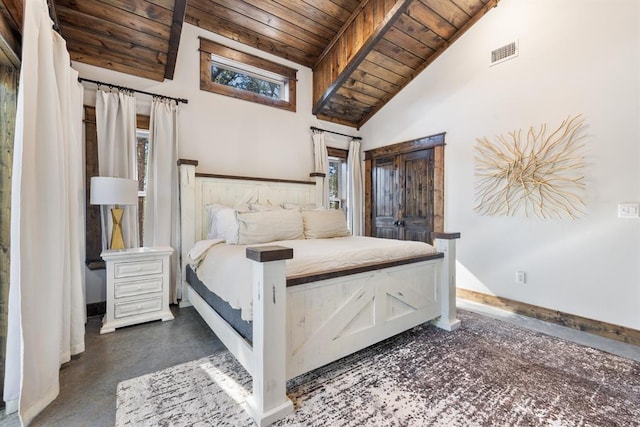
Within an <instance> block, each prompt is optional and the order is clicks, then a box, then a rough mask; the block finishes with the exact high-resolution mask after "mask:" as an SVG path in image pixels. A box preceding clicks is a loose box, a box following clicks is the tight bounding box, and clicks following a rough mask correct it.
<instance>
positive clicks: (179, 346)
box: [0, 307, 224, 427]
mask: <svg viewBox="0 0 640 427" xmlns="http://www.w3.org/2000/svg"><path fill="white" fill-rule="evenodd" d="M172 311H173V314H174V316H175V319H174V320H171V321H167V322H160V321H157V322H149V323H145V324H142V325H135V326H129V327H125V328H120V329H116V331H115V332H113V333H110V334H105V335H100V332H99V331H100V326H101V324H102V316H96V317H90V318H89V320H88V322H87V326H86V335H85V352H84V353H82V354H79V355H78V356H74V357H73V359H72V360H71V361H70V362H69V363H66V364H65V365H63V366H62V369H61V370H60V395H59V396H58V398H57V399H56V400H54V401H53V402H52V403H51V404H50V405H49V406H47V407H46V408H45V410H44V411H43V412H41V413H40V414H39V415H38V417H36V419H35V420H34V422H33V423H32V424H30V425H31V426H47V427H54V426H60V427H76V426H77V427H87V426H91V427H101V426H109V427H113V425H114V424H115V419H116V418H115V417H116V387H117V385H118V383H119V382H120V381H123V380H126V379H129V378H135V377H138V376H140V375H144V374H148V373H151V372H155V371H158V370H162V369H165V368H168V367H170V366H174V365H178V364H180V363H185V362H189V361H192V360H197V359H199V358H202V357H205V356H207V355H209V354H213V353H215V352H217V351H221V350H223V349H224V346H223V345H222V343H221V342H220V340H218V338H217V337H216V336H215V335H214V334H213V332H211V329H209V327H208V326H207V325H206V323H204V321H203V320H202V319H201V318H200V316H199V315H198V313H197V312H196V311H195V310H194V309H193V308H183V309H177V308H175V307H172ZM0 425H2V426H7V427H9V426H11V427H14V426H19V425H20V423H19V422H18V420H17V417H16V416H15V414H14V415H13V416H11V417H5V418H4V419H3V418H2V416H0Z"/></svg>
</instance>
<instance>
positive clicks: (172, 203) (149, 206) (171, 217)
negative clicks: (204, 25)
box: [142, 99, 182, 303]
mask: <svg viewBox="0 0 640 427" xmlns="http://www.w3.org/2000/svg"><path fill="white" fill-rule="evenodd" d="M148 159H149V160H148V166H149V171H148V175H147V195H146V197H145V206H144V225H143V227H144V231H143V233H142V239H143V241H144V245H145V246H171V247H172V248H174V249H176V252H174V253H173V255H172V256H171V277H173V278H174V282H173V286H172V287H171V300H172V301H173V302H174V303H175V302H177V300H178V299H180V298H182V295H180V294H179V292H180V289H181V286H178V284H179V283H181V274H180V266H179V263H178V253H177V249H178V248H179V247H180V246H179V242H180V228H179V224H180V221H179V210H178V206H179V205H178V165H177V162H178V106H177V105H176V104H175V103H173V102H171V101H167V100H156V99H154V100H153V103H152V104H151V121H150V125H149V158H148Z"/></svg>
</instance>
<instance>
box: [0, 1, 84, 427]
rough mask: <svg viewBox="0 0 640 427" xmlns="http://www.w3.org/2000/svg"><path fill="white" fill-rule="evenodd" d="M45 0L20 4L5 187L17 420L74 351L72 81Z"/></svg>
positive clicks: (79, 225) (40, 401)
mask: <svg viewBox="0 0 640 427" xmlns="http://www.w3.org/2000/svg"><path fill="white" fill-rule="evenodd" d="M51 26H52V22H51V19H50V18H49V12H48V7H47V4H46V1H45V0H27V1H26V2H25V4H24V27H23V31H22V34H23V40H22V67H21V70H20V86H19V91H18V111H17V117H16V133H15V139H14V158H13V172H12V174H13V179H12V187H11V250H10V257H11V264H10V283H9V317H8V331H7V358H6V366H5V370H6V371H5V384H4V398H5V400H6V401H7V410H8V411H12V410H19V414H20V419H21V421H22V423H23V424H28V423H29V422H31V420H32V419H33V418H34V417H35V416H36V415H37V414H38V413H39V412H40V411H41V410H42V409H44V407H45V406H47V405H48V404H49V403H50V402H51V401H52V400H53V399H55V397H56V396H57V395H58V392H59V368H60V365H61V364H62V363H65V362H68V361H69V360H70V357H71V355H73V354H77V353H80V352H82V351H84V323H85V321H86V313H85V307H86V306H85V298H84V267H83V262H84V245H85V243H84V178H83V177H84V169H83V163H84V162H83V145H82V86H81V85H80V84H79V83H78V74H77V72H76V71H74V70H73V69H71V67H70V65H69V64H70V62H71V61H70V58H69V54H68V53H67V50H66V44H65V41H64V40H63V39H62V38H61V37H60V36H59V35H58V34H57V33H55V32H54V31H53V30H52V29H51Z"/></svg>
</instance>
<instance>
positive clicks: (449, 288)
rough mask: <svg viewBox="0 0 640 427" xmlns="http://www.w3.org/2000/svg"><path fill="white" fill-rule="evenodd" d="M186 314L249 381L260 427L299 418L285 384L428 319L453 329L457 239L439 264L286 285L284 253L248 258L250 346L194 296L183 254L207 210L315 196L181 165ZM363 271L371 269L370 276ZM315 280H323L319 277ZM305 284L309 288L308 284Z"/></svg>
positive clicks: (300, 187)
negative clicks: (206, 329)
mask: <svg viewBox="0 0 640 427" xmlns="http://www.w3.org/2000/svg"><path fill="white" fill-rule="evenodd" d="M179 164H180V202H181V208H180V210H181V233H182V241H181V245H182V247H181V255H182V267H183V268H182V274H183V280H182V300H181V304H180V305H181V306H187V305H193V306H194V307H195V309H196V310H197V311H198V313H199V314H200V315H201V316H202V318H203V319H204V320H205V321H206V322H207V324H208V325H209V326H210V327H211V329H212V330H213V332H214V333H215V334H216V335H217V336H218V337H219V338H220V340H221V341H222V342H223V343H224V344H225V346H226V347H227V348H228V349H229V351H230V352H231V353H232V354H233V355H234V356H235V357H236V359H237V360H238V361H239V362H240V363H241V364H242V366H244V368H245V369H246V370H247V372H249V373H250V374H251V376H252V377H253V393H252V395H251V396H250V397H249V398H248V400H247V410H248V411H249V413H250V415H251V416H252V417H253V419H254V420H255V422H256V424H257V425H258V426H264V425H268V424H270V423H272V422H274V421H276V420H278V419H280V418H282V417H284V416H286V415H287V414H289V413H291V412H293V404H292V402H291V400H290V399H289V398H288V397H287V394H286V381H287V380H288V379H290V378H293V377H295V376H297V375H300V374H302V373H305V372H308V371H311V370H313V369H315V368H317V367H320V366H322V365H325V364H327V363H330V362H332V361H334V360H337V359H339V358H341V357H344V356H346V355H348V354H351V353H353V352H356V351H358V350H360V349H363V348H365V347H368V346H370V345H372V344H374V343H377V342H379V341H381V340H384V339H386V338H389V337H391V336H393V335H396V334H398V333H400V332H403V331H405V330H408V329H410V328H412V327H414V326H417V325H419V324H421V323H424V322H427V321H433V323H434V324H435V325H436V326H438V327H440V328H443V329H446V330H454V329H456V328H457V327H458V326H459V324H460V322H459V321H458V320H457V319H456V306H455V239H457V238H458V237H459V234H458V233H434V235H435V237H436V238H435V245H436V249H437V251H438V252H439V254H438V255H437V256H439V258H435V259H428V260H424V261H419V262H411V263H406V264H401V265H392V266H391V267H386V268H382V269H380V268H376V269H370V270H368V271H362V272H358V273H356V274H349V275H342V276H340V277H332V278H328V279H323V280H314V281H311V282H307V283H304V284H300V285H296V286H287V278H286V277H285V260H286V259H287V258H291V257H292V255H293V256H295V254H293V251H292V250H291V249H287V248H282V247H266V248H265V247H260V248H253V249H248V250H247V256H248V258H251V259H253V260H254V261H255V262H254V265H253V322H252V325H253V345H251V344H250V343H248V342H247V341H246V340H245V339H244V338H242V337H241V336H240V335H239V334H238V333H237V332H236V331H235V330H234V329H233V328H232V327H231V326H230V325H229V324H227V322H226V321H225V320H223V319H222V317H220V315H218V313H216V312H215V311H214V310H213V309H212V308H211V307H210V306H209V305H208V304H207V303H206V302H205V301H204V300H203V299H202V297H200V295H198V293H196V292H195V291H193V290H192V289H191V287H190V286H189V284H188V283H187V282H186V279H185V271H186V262H187V259H188V258H187V253H188V252H189V250H190V249H191V248H192V247H193V245H194V243H195V242H196V241H197V240H201V239H204V238H206V234H207V232H208V229H209V226H210V224H209V222H210V220H209V218H208V216H207V215H206V214H205V205H207V204H210V203H220V204H226V205H229V206H234V205H235V204H236V203H238V202H243V201H244V202H247V201H248V200H249V199H252V200H253V201H258V202H260V203H267V202H269V203H272V204H280V203H284V202H288V203H298V204H300V205H306V204H309V203H315V202H316V201H317V197H318V195H317V194H316V186H315V185H314V183H313V182H302V181H300V182H294V181H282V180H262V179H258V178H257V179H251V180H248V179H245V178H234V177H222V176H214V175H204V174H198V175H196V172H195V169H196V166H197V161H192V160H181V161H179ZM364 270H366V269H364ZM316 278H317V277H316ZM298 279H302V280H299V281H301V282H305V280H304V278H298Z"/></svg>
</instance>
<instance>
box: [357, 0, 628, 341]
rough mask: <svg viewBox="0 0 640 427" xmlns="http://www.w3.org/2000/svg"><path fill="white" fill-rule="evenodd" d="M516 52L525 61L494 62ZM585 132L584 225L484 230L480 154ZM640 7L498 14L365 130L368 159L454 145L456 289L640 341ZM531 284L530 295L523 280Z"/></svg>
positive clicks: (450, 213)
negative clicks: (376, 153) (533, 138)
mask: <svg viewBox="0 0 640 427" xmlns="http://www.w3.org/2000/svg"><path fill="white" fill-rule="evenodd" d="M515 39H517V40H519V46H520V54H519V56H518V57H517V58H515V59H512V60H509V61H506V62H504V63H502V64H499V65H496V66H493V67H489V66H488V65H489V58H490V51H491V50H493V49H495V48H497V47H500V46H503V45H505V44H507V43H509V42H511V41H513V40H515ZM578 113H581V114H583V116H584V119H585V123H586V131H585V135H586V139H585V141H586V144H587V150H586V151H587V153H586V162H587V168H586V180H587V186H588V187H587V194H586V197H585V199H586V204H587V206H586V215H585V216H584V217H582V218H580V219H578V220H575V221H571V220H567V219H563V220H557V219H556V220H540V219H525V218H521V217H487V216H480V215H478V214H476V213H475V212H474V211H473V210H472V209H473V205H474V193H473V188H474V174H473V169H474V161H473V153H474V145H475V143H476V138H479V137H483V136H486V137H489V138H493V137H494V136H496V135H499V134H506V133H507V132H509V131H512V130H517V129H523V130H527V129H529V127H530V126H539V125H540V124H542V123H547V124H548V125H549V127H550V128H554V127H557V126H558V125H559V124H560V122H561V121H562V120H563V119H565V118H566V117H567V116H569V115H575V114H578ZM639 119H640V2H638V1H637V0H562V1H558V0H536V1H522V0H501V1H500V3H499V4H498V7H497V8H494V9H492V10H491V11H490V12H489V13H488V14H487V15H486V16H485V17H484V18H483V19H481V20H480V22H478V23H477V24H476V25H475V26H474V27H472V28H471V29H470V30H469V31H468V32H467V33H466V34H465V35H463V36H462V37H461V38H460V39H459V40H458V41H457V42H456V43H454V45H453V46H452V47H451V48H450V49H449V50H448V51H447V52H446V53H445V54H443V55H442V56H441V57H440V58H439V59H437V60H436V61H435V62H434V63H433V64H432V65H431V66H430V67H429V68H428V69H427V70H425V71H424V72H423V73H422V74H421V75H420V76H418V78H416V80H415V81H413V82H412V83H411V84H410V85H409V86H408V87H407V88H405V90H404V91H402V92H401V93H400V94H399V95H398V96H396V97H395V98H394V99H393V100H392V101H391V102H390V103H389V104H388V105H387V106H385V107H384V108H383V109H382V110H381V111H380V112H379V113H378V114H377V115H376V116H374V117H373V118H372V119H371V120H370V121H369V122H368V123H366V124H365V126H364V127H363V129H362V134H363V137H364V149H365V150H367V149H371V148H375V147H379V146H383V145H388V144H392V143H397V142H401V141H405V140H409V139H413V138H417V137H421V136H426V135H430V134H434V133H437V132H442V131H446V132H447V134H446V138H445V142H446V144H447V146H446V149H445V159H446V160H445V186H446V187H445V228H446V230H447V231H460V232H461V233H462V239H461V240H460V241H459V246H458V248H459V249H458V266H459V270H458V271H459V273H458V286H459V287H462V288H467V289H471V290H475V291H478V292H483V293H488V294H493V295H498V296H501V297H506V298H511V299H514V300H518V301H523V302H526V303H530V304H534V305H538V306H542V307H548V308H552V309H556V310H560V311H564V312H568V313H573V314H577V315H580V316H584V317H588V318H592V319H597V320H601V321H606V322H611V323H615V324H619V325H623V326H627V327H632V328H635V329H640V220H637V219H636V220H633V219H619V218H617V215H616V213H617V203H618V202H624V201H635V202H639V201H640V124H639ZM517 270H522V271H525V272H526V273H527V283H526V284H525V285H516V284H515V272H516V271H517Z"/></svg>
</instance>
